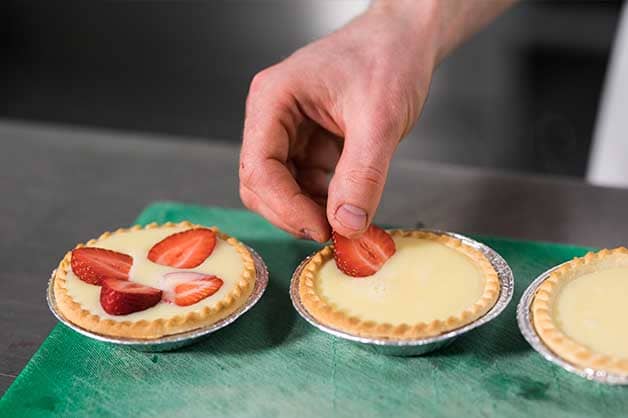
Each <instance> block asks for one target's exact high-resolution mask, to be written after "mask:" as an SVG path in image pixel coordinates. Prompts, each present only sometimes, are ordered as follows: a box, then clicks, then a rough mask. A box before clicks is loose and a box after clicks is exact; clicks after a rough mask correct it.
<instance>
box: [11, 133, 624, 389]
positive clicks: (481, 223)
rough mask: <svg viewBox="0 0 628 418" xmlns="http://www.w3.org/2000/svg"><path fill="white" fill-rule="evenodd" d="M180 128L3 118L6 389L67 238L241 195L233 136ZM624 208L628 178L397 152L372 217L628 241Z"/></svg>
mask: <svg viewBox="0 0 628 418" xmlns="http://www.w3.org/2000/svg"><path fill="white" fill-rule="evenodd" d="M174 139H175V138H169V137H167V136H161V137H159V136H141V135H133V134H122V133H120V132H106V131H95V130H85V129H78V128H69V127H62V126H61V127H60V126H52V125H39V126H37V125H27V124H21V123H15V122H9V121H0V196H1V199H0V266H2V268H0V308H1V309H0V391H2V392H3V391H4V390H6V388H7V387H8V385H9V384H10V383H11V381H12V380H13V378H14V377H15V376H16V375H17V374H18V373H19V372H20V370H21V369H22V367H23V366H24V364H26V362H27V361H28V359H29V358H30V356H31V355H32V354H33V353H34V352H35V351H36V350H37V348H38V347H39V345H40V344H41V342H42V341H43V340H44V338H45V337H46V335H48V332H49V331H50V329H51V328H52V326H53V324H54V322H55V320H54V318H53V317H52V315H50V312H49V311H48V308H47V306H46V301H45V297H44V294H45V289H46V285H47V280H48V277H49V274H50V270H51V267H52V266H54V265H56V263H57V262H58V261H59V259H61V257H62V256H63V254H64V253H65V251H66V250H67V249H69V248H72V247H73V246H74V245H75V244H76V243H77V242H82V241H84V240H85V238H86V237H91V236H96V235H98V234H99V233H101V232H102V231H106V230H111V229H115V228H117V227H119V226H125V225H129V224H131V223H132V222H133V220H134V219H135V217H136V215H137V214H138V213H139V212H140V211H141V210H142V208H143V207H144V206H146V205H147V204H149V203H150V202H152V201H155V200H166V199H167V200H177V201H184V202H189V203H196V204H201V205H220V206H226V207H241V203H240V200H239V198H238V191H237V184H238V182H237V158H238V147H237V146H236V145H232V144H228V143H220V142H212V143H211V144H210V143H205V142H203V141H199V140H198V139H196V140H187V139H185V138H176V140H174ZM626 213H628V191H626V190H621V189H610V188H601V187H592V186H589V185H586V184H583V183H580V182H577V181H573V180H568V179H565V178H559V177H550V178H546V177H531V176H520V175H512V174H504V173H502V172H496V171H488V170H477V169H468V168H462V167H455V166H451V165H441V164H431V163H430V164H428V163H418V162H415V161H411V160H407V159H404V155H403V154H399V155H398V156H397V157H396V159H395V160H394V161H393V164H392V167H391V172H390V175H389V180H388V185H387V187H386V191H385V193H384V198H383V201H382V204H381V205H380V209H379V212H378V215H377V218H376V221H377V222H380V223H385V224H395V225H401V226H404V225H405V226H413V225H414V224H415V223H416V222H417V221H422V222H423V223H424V224H425V225H427V226H428V227H430V228H437V229H442V230H448V231H456V232H460V233H480V234H488V235H499V236H506V237H512V238H520V239H531V240H546V241H556V242H567V243H572V244H581V245H592V246H600V247H601V246H615V245H618V244H622V243H624V244H625V243H626V241H627V238H626V237H628V222H626ZM287 297H288V294H287V293H286V298H287Z"/></svg>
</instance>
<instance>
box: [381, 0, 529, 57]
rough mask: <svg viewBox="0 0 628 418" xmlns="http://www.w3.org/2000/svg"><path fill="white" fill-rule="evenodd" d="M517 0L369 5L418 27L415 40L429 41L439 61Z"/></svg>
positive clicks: (391, 0) (392, 0)
mask: <svg viewBox="0 0 628 418" xmlns="http://www.w3.org/2000/svg"><path fill="white" fill-rule="evenodd" d="M516 1H517V0H374V2H373V3H372V5H371V9H372V10H373V12H374V13H381V14H385V15H388V16H392V17H395V18H396V19H399V20H400V21H404V22H406V23H409V24H410V25H412V26H414V27H415V28H416V29H417V33H416V35H417V36H418V37H417V38H415V39H416V42H421V43H425V42H426V40H428V41H429V46H430V50H431V51H432V53H433V55H434V61H435V64H436V65H438V64H439V63H440V62H441V61H442V60H443V59H444V58H445V57H446V56H447V55H448V54H449V53H450V52H451V51H452V50H453V49H455V48H456V47H457V46H458V45H459V44H460V43H462V42H463V41H464V40H465V39H466V38H468V37H469V36H471V35H472V34H473V33H475V32H477V31H478V30H479V29H481V28H482V27H484V26H486V25H487V24H488V23H489V22H491V21H492V20H493V19H494V18H496V17H497V16H498V15H499V14H501V13H502V12H504V11H505V10H506V9H507V8H508V7H510V6H512V5H513V4H514V3H515V2H516Z"/></svg>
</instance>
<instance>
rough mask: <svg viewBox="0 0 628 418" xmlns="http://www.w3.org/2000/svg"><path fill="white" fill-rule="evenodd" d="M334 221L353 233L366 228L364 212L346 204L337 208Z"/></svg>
mask: <svg viewBox="0 0 628 418" xmlns="http://www.w3.org/2000/svg"><path fill="white" fill-rule="evenodd" d="M336 219H337V220H338V222H340V223H341V224H342V225H344V226H346V227H347V228H349V229H353V230H355V231H360V230H362V229H364V227H365V226H366V212H365V211H364V210H363V209H360V208H359V207H357V206H353V205H350V204H348V203H345V204H343V205H342V206H340V207H339V208H338V210H337V211H336Z"/></svg>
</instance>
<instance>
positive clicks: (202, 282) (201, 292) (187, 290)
mask: <svg viewBox="0 0 628 418" xmlns="http://www.w3.org/2000/svg"><path fill="white" fill-rule="evenodd" d="M223 283H224V282H223V281H222V279H220V278H218V277H216V276H205V277H203V278H201V279H197V280H192V281H189V282H185V283H181V284H178V285H177V286H176V287H175V288H174V293H175V296H174V303H176V304H177V305H179V306H189V305H194V304H195V303H196V302H199V301H201V300H203V299H205V298H207V297H209V296H211V295H213V294H214V293H216V292H217V291H218V289H220V288H221V287H222V285H223Z"/></svg>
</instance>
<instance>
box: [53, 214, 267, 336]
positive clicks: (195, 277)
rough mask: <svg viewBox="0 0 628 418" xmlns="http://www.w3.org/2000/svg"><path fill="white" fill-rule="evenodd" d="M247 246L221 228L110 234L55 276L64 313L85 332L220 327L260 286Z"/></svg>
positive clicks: (170, 227) (161, 332)
mask: <svg viewBox="0 0 628 418" xmlns="http://www.w3.org/2000/svg"><path fill="white" fill-rule="evenodd" d="M255 279H256V278H255V264H254V261H253V258H252V256H251V254H250V252H249V250H248V248H247V247H246V246H245V245H243V244H242V243H241V242H239V241H238V240H236V239H235V238H232V237H229V236H228V235H226V234H224V233H222V232H220V231H219V230H218V229H217V228H215V227H210V228H208V227H204V226H200V225H193V224H191V223H189V222H181V223H177V224H174V223H166V224H162V225H158V224H155V223H152V224H149V225H146V226H145V227H142V226H137V225H136V226H133V227H131V228H126V229H119V230H117V231H115V232H105V233H104V234H102V235H101V236H100V237H99V238H97V239H93V240H91V241H88V242H87V243H86V244H79V245H77V246H76V248H75V249H74V250H72V251H69V252H68V253H67V254H66V255H65V257H64V258H63V260H62V261H61V262H60V263H59V266H58V267H57V269H56V271H55V272H54V274H53V286H54V287H53V289H54V296H55V300H56V303H57V307H58V310H59V311H60V312H61V314H62V315H63V316H64V317H65V318H66V319H67V320H69V321H70V322H72V323H74V324H76V325H78V326H79V327H81V328H84V329H86V330H89V331H92V332H95V333H98V334H101V335H106V336H114V337H127V338H138V339H154V338H159V337H163V336H167V335H171V334H176V333H180V332H184V331H190V330H193V329H196V328H200V327H203V326H207V325H210V324H213V323H215V322H217V321H219V320H221V319H223V318H225V317H226V316H228V315H230V314H231V313H233V312H234V311H235V310H237V309H238V308H239V307H240V306H242V305H243V304H244V302H245V301H246V300H247V298H248V297H249V295H250V294H251V292H252V290H253V287H254V284H255Z"/></svg>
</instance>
